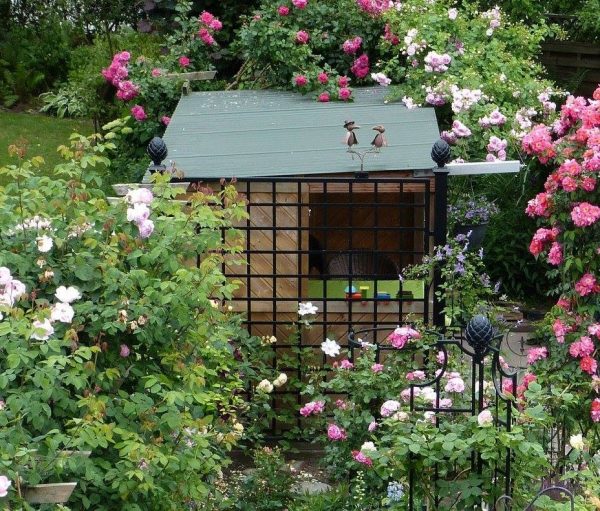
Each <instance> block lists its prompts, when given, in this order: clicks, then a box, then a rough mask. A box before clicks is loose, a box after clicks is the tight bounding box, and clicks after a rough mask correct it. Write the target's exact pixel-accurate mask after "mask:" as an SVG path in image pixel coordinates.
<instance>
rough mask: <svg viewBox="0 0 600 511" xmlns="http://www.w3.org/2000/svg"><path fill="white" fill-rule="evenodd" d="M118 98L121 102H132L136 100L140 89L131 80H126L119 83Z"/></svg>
mask: <svg viewBox="0 0 600 511" xmlns="http://www.w3.org/2000/svg"><path fill="white" fill-rule="evenodd" d="M117 88H118V89H119V90H117V98H118V99H120V100H121V101H130V100H132V99H133V98H135V97H136V96H137V95H138V94H139V92H140V88H139V87H138V86H137V85H135V84H134V83H133V82H132V81H131V80H124V81H122V82H119V84H118V85H117Z"/></svg>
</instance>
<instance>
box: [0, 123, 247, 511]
mask: <svg viewBox="0 0 600 511" xmlns="http://www.w3.org/2000/svg"><path fill="white" fill-rule="evenodd" d="M71 142H72V145H71V147H70V148H69V147H62V148H61V153H62V154H63V156H64V157H65V162H64V163H63V164H60V165H58V166H57V167H56V169H55V175H54V176H52V177H51V178H50V177H43V176H39V175H36V172H35V169H36V167H39V166H40V165H41V163H42V162H41V159H39V158H33V159H31V160H29V161H26V160H24V159H23V158H24V150H23V149H22V148H21V147H18V146H13V147H12V148H11V151H12V152H13V154H16V155H17V156H19V157H20V160H19V163H18V164H17V165H9V166H6V167H2V169H1V171H0V172H1V174H2V175H3V176H6V177H7V178H9V179H10V182H9V184H8V185H6V186H5V187H2V188H0V192H1V193H0V203H1V207H0V211H1V212H2V213H1V214H0V225H1V227H2V233H3V241H2V246H1V249H0V265H2V266H3V267H7V268H8V269H9V271H10V273H11V275H12V277H11V278H12V279H16V280H19V281H21V282H22V283H23V284H24V285H25V288H26V294H25V295H23V296H21V297H20V298H18V299H16V300H14V303H13V302H12V301H10V300H9V301H6V300H5V301H3V304H2V305H1V306H0V309H1V311H2V314H3V316H4V319H3V320H2V322H1V323H0V325H1V328H2V336H3V343H2V345H1V346H0V352H1V354H2V356H1V357H0V399H2V401H3V408H4V409H3V411H2V414H0V443H2V445H3V446H4V447H3V449H2V452H1V454H0V467H2V468H0V472H2V473H3V474H6V475H7V476H8V477H9V478H10V479H11V480H12V481H17V480H19V479H21V483H20V484H21V486H24V485H27V484H35V483H38V482H51V481H65V480H72V479H75V480H77V481H78V482H79V485H78V489H77V491H76V494H75V496H74V497H73V498H72V499H71V502H72V503H73V508H74V509H95V510H103V509H111V510H112V509H128V510H136V509H140V510H141V509H158V508H160V509H174V510H175V509H177V510H179V509H182V508H183V507H185V506H186V505H187V504H188V503H189V502H190V501H194V500H196V501H202V500H203V499H205V498H206V496H207V495H208V494H209V493H210V492H211V491H212V483H211V481H213V480H214V479H216V478H217V477H218V476H219V474H220V470H221V467H222V466H224V465H225V464H226V463H227V457H226V453H227V451H228V450H229V449H230V448H231V447H232V446H233V445H234V444H235V443H236V442H237V440H238V439H239V438H240V435H241V433H242V431H243V429H244V428H243V425H242V424H241V423H240V420H241V417H240V416H239V412H241V411H242V410H243V409H244V408H245V407H246V405H245V404H244V401H243V399H242V396H241V394H240V392H241V390H242V389H243V384H242V381H241V379H240V374H239V373H238V371H237V370H236V367H235V360H234V354H233V349H232V347H231V345H230V343H229V340H230V339H232V338H238V337H240V338H242V337H243V333H242V330H241V328H240V325H239V320H238V319H236V318H235V317H234V316H232V315H231V314H230V313H228V312H227V311H226V310H223V309H222V308H221V307H220V306H219V305H218V304H217V303H216V302H214V300H217V301H220V300H225V299H228V298H230V297H231V295H232V292H233V289H234V286H233V285H232V284H231V283H228V282H226V281H225V279H224V277H223V274H222V273H221V264H222V261H223V257H224V255H225V254H227V253H230V254H232V256H233V257H235V255H234V254H235V252H236V251H237V248H236V247H237V242H236V237H235V232H233V231H231V229H230V226H231V223H232V222H233V221H235V220H240V219H241V218H243V217H244V215H245V213H244V208H243V207H242V206H241V205H240V200H239V198H238V196H237V193H236V192H235V190H234V189H233V188H231V187H227V188H225V189H224V191H223V192H220V193H219V194H214V195H207V194H203V193H200V192H198V193H195V194H193V195H192V196H190V198H189V201H190V202H189V206H188V207H186V209H185V210H183V209H182V207H181V205H179V204H178V203H176V202H172V201H171V200H170V199H172V198H173V196H174V193H175V192H174V191H173V189H171V188H169V187H168V186H167V181H168V176H157V178H156V186H155V188H154V193H155V198H154V200H153V202H152V205H151V208H152V213H151V219H152V220H153V221H154V233H153V234H152V235H151V236H149V237H144V238H141V237H140V234H139V233H138V227H136V226H135V225H133V224H132V223H130V222H128V221H127V218H126V217H127V209H128V204H127V203H126V202H125V201H120V202H119V203H117V204H110V203H108V202H107V201H106V199H105V197H104V195H103V194H102V193H101V192H100V191H99V189H98V186H99V185H100V178H99V176H98V174H97V173H96V172H95V171H94V168H95V167H97V166H98V165H107V164H108V160H107V158H106V156H105V155H106V154H107V152H108V151H110V150H113V149H114V146H113V144H112V143H110V142H109V141H107V140H102V138H99V137H97V136H96V137H90V138H85V137H82V136H79V135H74V136H73V137H72V141H71ZM224 201H226V202H227V205H226V206H224V205H223V202H224ZM32 218H34V219H38V220H39V221H40V222H41V223H36V220H31V219H32ZM32 222H33V223H32ZM20 226H21V227H20ZM224 229H225V230H226V231H227V232H230V233H231V236H232V237H230V239H229V241H228V246H227V247H225V246H224V245H223V242H222V239H221V233H222V232H223V230H224ZM48 243H50V245H49V244H48ZM230 257H231V256H230ZM197 260H199V261H200V264H199V265H198V266H195V265H194V264H192V263H193V262H195V261H197ZM61 285H63V286H75V287H76V288H77V290H78V291H79V292H80V293H81V299H79V300H74V301H73V302H72V304H71V306H72V308H73V313H74V316H73V318H72V319H71V320H70V321H69V320H68V319H69V318H66V319H64V318H63V319H57V318H56V317H55V316H53V314H54V312H53V311H55V309H56V307H57V305H56V304H57V303H58V299H57V297H55V292H56V290H57V288H58V287H59V286H61ZM50 319H52V322H51V323H48V322H47V321H48V320H50ZM34 321H40V322H41V323H42V324H46V325H52V328H53V332H48V331H47V330H46V329H45V328H47V327H44V328H41V329H40V328H37V327H36V326H35V325H34V323H33V322H34ZM48 333H49V335H47V334H48ZM62 449H70V450H91V451H92V455H91V457H90V458H89V459H80V458H79V457H72V458H69V459H67V460H66V461H65V462H64V463H63V462H61V463H55V462H54V461H55V460H56V459H57V456H59V454H58V452H59V451H60V450H62ZM39 460H42V461H39ZM15 485H16V484H15ZM15 485H13V488H14V487H15ZM9 501H10V502H13V501H14V502H17V501H19V502H20V499H19V498H18V496H17V494H16V492H15V491H14V490H11V493H10V500H9Z"/></svg>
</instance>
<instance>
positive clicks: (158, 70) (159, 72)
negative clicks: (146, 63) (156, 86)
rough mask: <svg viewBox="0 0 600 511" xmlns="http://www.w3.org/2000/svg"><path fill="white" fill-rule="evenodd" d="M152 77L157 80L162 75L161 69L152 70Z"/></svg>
mask: <svg viewBox="0 0 600 511" xmlns="http://www.w3.org/2000/svg"><path fill="white" fill-rule="evenodd" d="M151 75H152V76H153V77H154V78H156V77H158V76H160V75H162V71H161V70H160V69H159V68H157V67H155V68H154V69H153V70H152V72H151Z"/></svg>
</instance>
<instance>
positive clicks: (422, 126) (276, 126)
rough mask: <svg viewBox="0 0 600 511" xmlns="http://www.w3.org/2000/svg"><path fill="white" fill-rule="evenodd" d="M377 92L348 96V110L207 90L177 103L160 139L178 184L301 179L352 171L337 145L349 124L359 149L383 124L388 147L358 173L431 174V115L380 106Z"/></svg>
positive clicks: (291, 98) (353, 164)
mask: <svg viewBox="0 0 600 511" xmlns="http://www.w3.org/2000/svg"><path fill="white" fill-rule="evenodd" d="M385 94H386V90H385V89H384V88H383V87H378V88H364V89H355V91H354V96H355V101H354V102H352V103H340V102H331V103H317V102H315V101H314V99H312V98H309V97H306V96H302V95H300V94H297V93H293V92H283V91H248V90H246V91H211V92H193V93H191V94H189V95H187V96H182V97H181V99H180V100H179V104H178V105H177V108H176V110H175V112H174V114H173V116H172V119H171V123H170V124H169V126H168V128H167V130H166V132H165V134H164V140H165V143H166V144H167V148H168V150H169V155H168V157H167V159H168V160H173V161H174V162H175V164H176V165H177V167H178V168H179V169H181V170H182V171H183V172H184V174H185V178H186V179H190V178H191V179H198V178H202V179H210V178H221V177H225V178H231V177H237V178H245V177H258V176H301V175H307V174H328V173H341V172H354V171H356V170H359V161H358V159H357V158H355V159H354V160H352V158H351V155H349V154H348V153H347V152H346V148H345V146H344V144H343V141H344V136H345V133H346V131H345V129H344V128H343V124H344V121H345V120H354V121H355V122H356V123H357V124H359V125H360V126H361V129H360V130H357V131H356V133H357V136H358V141H359V145H358V147H359V149H366V148H368V147H370V143H371V141H372V140H373V137H374V136H375V134H376V132H375V131H372V130H371V127H372V126H374V125H376V124H383V125H384V126H385V128H386V133H385V134H386V137H387V140H388V144H389V145H388V147H386V148H383V150H382V151H381V153H379V154H377V155H369V156H367V158H366V159H365V170H366V171H369V172H372V171H384V170H410V169H424V168H431V167H432V166H433V162H432V161H431V157H430V152H431V147H432V145H433V143H434V142H435V141H436V140H437V139H438V138H439V130H438V125H437V120H436V117H435V112H434V109H433V108H416V109H412V110H409V109H407V108H406V107H405V106H404V105H402V104H399V103H389V104H386V103H385V102H384V96H385Z"/></svg>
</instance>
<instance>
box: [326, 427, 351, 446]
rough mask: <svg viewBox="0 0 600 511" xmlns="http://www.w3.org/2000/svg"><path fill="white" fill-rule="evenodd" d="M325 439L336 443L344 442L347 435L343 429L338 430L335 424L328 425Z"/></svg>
mask: <svg viewBox="0 0 600 511" xmlns="http://www.w3.org/2000/svg"><path fill="white" fill-rule="evenodd" d="M327 438H329V440H333V441H334V442H336V441H342V440H346V438H347V435H346V432H345V431H344V429H343V428H340V427H339V426H338V425H337V424H329V426H327Z"/></svg>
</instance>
